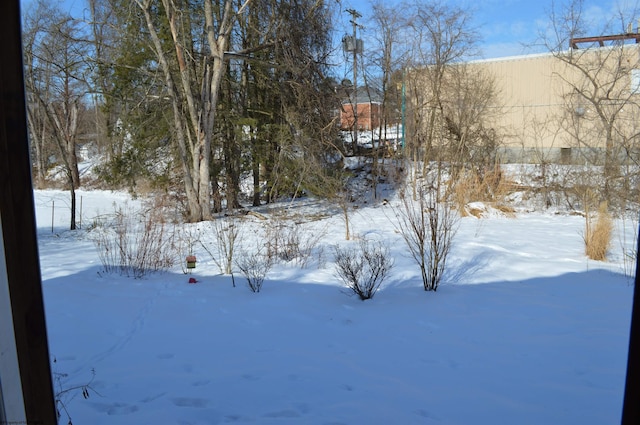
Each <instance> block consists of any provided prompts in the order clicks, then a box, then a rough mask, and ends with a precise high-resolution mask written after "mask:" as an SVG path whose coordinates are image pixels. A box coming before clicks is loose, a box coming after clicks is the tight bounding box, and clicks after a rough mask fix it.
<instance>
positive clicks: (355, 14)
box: [347, 9, 362, 154]
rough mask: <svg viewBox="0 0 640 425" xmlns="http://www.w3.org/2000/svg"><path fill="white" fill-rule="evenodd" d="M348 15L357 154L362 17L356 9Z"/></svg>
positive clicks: (349, 10) (356, 149) (357, 149)
mask: <svg viewBox="0 0 640 425" xmlns="http://www.w3.org/2000/svg"><path fill="white" fill-rule="evenodd" d="M347 13H349V14H350V15H351V21H350V22H351V24H352V25H353V39H352V40H353V44H351V46H350V48H349V50H351V51H353V106H352V110H353V143H354V144H355V145H354V146H355V151H356V154H357V153H358V151H359V148H358V50H362V48H361V47H360V46H361V45H362V44H361V43H358V37H357V29H358V22H357V19H358V18H361V17H362V15H361V14H360V13H358V11H357V10H355V9H347ZM359 47H360V49H359Z"/></svg>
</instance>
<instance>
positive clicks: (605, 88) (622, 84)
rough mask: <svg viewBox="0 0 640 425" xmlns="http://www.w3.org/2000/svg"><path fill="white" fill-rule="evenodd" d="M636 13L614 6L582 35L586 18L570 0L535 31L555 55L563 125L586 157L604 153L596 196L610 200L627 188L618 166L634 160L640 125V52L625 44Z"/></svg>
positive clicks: (576, 1)
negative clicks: (616, 9) (545, 26)
mask: <svg viewBox="0 0 640 425" xmlns="http://www.w3.org/2000/svg"><path fill="white" fill-rule="evenodd" d="M637 17H638V13H637V10H631V11H625V10H620V11H619V12H618V16H616V19H615V20H611V21H609V22H606V23H605V24H604V25H603V26H601V27H600V30H598V34H588V33H587V29H588V28H594V26H593V25H592V23H589V22H587V21H586V18H585V10H584V2H583V1H582V0H573V1H571V2H570V3H568V4H567V5H566V6H564V7H562V8H559V9H557V8H554V9H552V11H551V13H550V29H549V30H548V31H547V32H545V33H543V34H542V35H541V38H542V43H543V44H544V45H545V46H546V47H547V48H548V49H549V50H550V51H551V52H552V54H553V56H554V57H555V58H556V59H557V70H556V72H555V77H556V78H558V79H559V80H560V81H561V82H562V88H561V89H562V94H563V97H564V102H565V105H564V106H565V108H564V113H563V116H562V122H563V129H564V130H565V133H566V134H567V136H568V138H569V139H570V140H571V141H572V144H573V146H576V147H577V148H578V151H579V152H580V154H581V155H582V156H583V157H584V158H585V159H587V160H588V161H589V162H591V163H597V162H600V161H599V156H600V155H599V153H600V152H603V153H604V159H603V161H602V163H603V164H604V167H603V175H604V186H603V187H602V188H601V189H602V192H601V197H602V198H603V199H608V200H610V201H611V200H613V197H614V196H615V194H616V193H620V191H621V197H620V199H624V198H625V197H626V195H625V193H626V192H628V190H629V177H630V176H629V175H625V174H624V171H623V169H622V168H621V165H623V164H624V163H628V162H632V163H635V164H637V163H638V160H639V159H640V157H639V156H638V142H640V131H639V130H640V128H639V127H638V126H637V125H636V124H635V123H636V122H637V120H638V118H639V117H640V102H639V101H638V93H639V92H640V83H639V81H640V80H638V78H639V77H640V75H638V71H637V70H638V69H640V55H639V54H638V51H637V49H636V48H635V47H632V46H630V45H628V44H625V41H627V39H629V38H630V37H629V33H630V32H631V31H630V30H629V29H630V27H631V26H632V25H633V23H634V22H635V21H636V18H637ZM612 34H613V35H614V37H613V41H611V42H610V43H609V41H607V43H608V45H607V46H603V45H604V43H605V40H606V39H604V38H602V39H598V36H604V35H612ZM585 35H589V36H593V37H585ZM633 40H635V39H633Z"/></svg>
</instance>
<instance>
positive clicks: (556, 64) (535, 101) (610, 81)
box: [468, 40, 640, 161]
mask: <svg viewBox="0 0 640 425" xmlns="http://www.w3.org/2000/svg"><path fill="white" fill-rule="evenodd" d="M636 41H637V40H636ZM638 46H640V45H637V44H626V45H623V44H621V45H618V46H617V47H612V46H603V47H595V48H594V47H593V44H592V45H591V46H590V47H589V48H582V49H581V48H578V47H579V45H577V44H576V45H574V47H576V48H573V49H571V50H568V51H566V52H563V53H561V54H556V55H554V54H551V53H549V54H535V55H527V56H517V57H507V58H501V59H492V60H482V61H475V62H470V63H469V64H468V65H469V66H470V67H471V68H472V69H473V68H474V67H478V68H479V69H480V70H482V71H483V72H486V73H487V74H488V75H489V76H491V77H493V78H494V81H495V84H496V88H497V91H496V93H497V99H496V100H495V106H494V107H495V108H496V109H497V110H498V111H499V113H497V114H494V115H493V118H492V120H494V122H492V123H491V125H492V126H493V127H494V128H496V129H497V130H498V131H499V132H500V133H501V134H502V136H503V137H502V141H503V146H504V152H503V159H504V160H505V161H539V160H541V159H544V160H551V161H569V160H571V161H581V160H585V159H586V156H588V157H589V160H594V161H599V160H600V159H601V158H600V157H602V155H603V151H604V150H605V148H607V147H609V148H612V149H613V150H615V151H616V155H619V154H620V151H624V150H629V149H633V148H635V145H636V144H638V141H637V140H636V139H638V134H640V126H639V125H638V123H639V118H640V114H639V111H640V104H639V103H638V100H639V99H638V97H639V96H638V94H640V58H639V55H638V53H639V49H640V47H638ZM636 93H638V94H636ZM585 155H586V156H585ZM581 157H582V159H580V158H581Z"/></svg>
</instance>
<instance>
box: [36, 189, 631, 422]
mask: <svg viewBox="0 0 640 425" xmlns="http://www.w3.org/2000/svg"><path fill="white" fill-rule="evenodd" d="M79 195H80V196H81V197H82V204H83V213H82V216H83V223H84V227H85V228H89V227H90V223H92V221H93V218H94V217H95V216H98V215H104V214H108V213H110V212H113V202H116V203H122V202H125V200H126V199H127V198H128V197H127V196H126V195H125V194H118V193H116V194H114V193H111V192H100V191H89V192H83V191H80V192H79ZM66 199H67V194H66V193H64V192H58V191H36V192H35V202H36V213H37V220H38V233H39V242H40V257H41V267H42V274H43V287H44V296H45V308H46V314H47V326H48V333H49V341H50V352H51V356H52V368H53V371H54V375H55V378H56V382H55V385H56V388H55V389H56V391H57V392H61V391H62V394H61V396H60V399H61V401H62V402H63V404H64V407H66V409H67V411H68V413H69V414H70V416H71V419H72V421H73V424H75V425H81V424H91V425H101V424H132V425H133V424H136V425H139V424H224V423H236V424H443V425H444V424H487V425H494V424H581V425H588V424H594V425H595V424H612V423H619V421H620V415H621V410H622V399H623V391H624V377H625V370H626V358H627V344H628V337H629V335H628V333H629V323H630V313H631V302H632V296H633V286H632V284H631V281H630V279H629V278H628V277H627V276H625V275H624V273H623V270H624V261H623V253H622V251H621V249H622V245H623V244H625V245H626V248H627V249H628V248H630V247H631V248H632V247H633V240H634V235H635V232H636V231H637V229H636V227H635V224H633V225H631V226H629V225H626V226H624V228H623V226H618V228H617V230H618V232H619V233H618V234H617V235H616V236H615V237H614V240H613V244H612V247H611V252H610V255H609V261H608V262H606V263H605V262H594V261H590V260H588V259H587V258H586V257H585V255H584V247H583V241H582V232H583V227H584V219H583V218H582V217H579V216H571V215H563V214H551V213H548V214H545V213H527V214H518V215H517V216H516V217H515V218H507V217H500V216H493V217H490V218H485V219H476V218H473V217H467V218H463V219H462V220H461V222H460V228H459V230H458V232H457V235H456V238H455V245H454V248H453V251H452V252H451V255H450V262H449V271H448V274H447V276H446V277H445V282H444V283H443V284H442V286H441V287H440V288H439V289H438V291H437V292H436V293H432V292H431V293H427V292H425V291H423V290H422V284H421V282H420V277H419V270H418V269H417V267H416V266H415V264H414V263H413V262H412V260H411V259H410V258H409V257H408V256H407V255H406V249H405V247H404V245H403V242H402V239H401V237H400V236H399V235H398V233H397V232H396V231H395V228H394V225H393V223H392V219H390V217H393V214H392V213H390V211H391V210H390V208H391V207H390V206H377V207H365V208H360V209H358V210H355V211H354V212H352V214H351V225H352V232H353V233H354V234H357V235H359V236H360V237H367V238H377V239H379V240H383V241H385V243H386V244H387V245H388V246H389V247H390V248H391V252H392V255H393V257H394V259H395V267H394V269H393V270H392V273H391V276H390V278H389V280H388V281H387V282H386V283H385V284H384V285H383V287H382V288H381V290H380V292H378V293H377V294H376V296H375V298H374V299H372V300H368V301H365V302H363V301H360V300H359V299H358V298H357V297H355V296H349V295H348V294H347V293H346V292H345V290H344V288H343V287H342V285H341V283H340V282H339V281H338V280H337V278H336V277H335V274H334V272H333V264H332V251H331V247H332V246H333V245H335V244H349V243H354V242H346V241H345V240H344V222H343V220H342V219H341V218H340V217H339V215H336V216H328V217H325V218H321V219H319V220H316V221H312V222H309V223H307V224H305V226H308V227H307V229H308V231H317V232H322V234H323V235H324V237H323V239H322V242H321V245H319V246H318V250H317V251H316V254H315V256H314V258H313V261H312V262H311V263H310V264H309V265H308V266H307V267H306V268H300V267H298V266H297V265H295V264H279V265H276V266H275V267H274V268H273V269H272V270H271V271H270V272H269V274H268V275H267V279H266V281H265V283H264V286H263V289H262V291H261V292H260V293H252V292H250V291H249V290H248V289H247V288H246V285H245V282H244V280H243V278H242V277H241V276H240V275H239V274H236V276H235V280H236V283H237V287H235V288H234V287H232V283H231V278H230V277H229V276H225V275H220V271H219V270H218V267H217V266H216V265H215V263H214V262H213V261H212V260H211V258H209V257H208V255H207V253H206V252H204V251H203V250H202V249H198V247H196V251H197V252H196V254H197V255H198V259H199V262H198V264H197V268H196V269H195V272H194V274H192V275H185V274H184V273H183V272H182V269H183V267H182V266H181V265H176V266H175V267H174V268H173V269H172V271H171V272H169V273H161V274H152V275H149V276H147V277H145V278H144V279H132V278H127V277H124V276H120V275H119V274H105V273H104V272H103V271H102V265H101V263H100V261H99V258H98V255H97V251H96V249H95V247H94V245H93V243H92V241H91V232H87V231H86V230H83V231H77V232H69V231H65V230H64V229H65V226H66V225H67V217H68V211H67V212H65V202H66ZM54 200H55V205H56V210H55V211H56V212H55V216H54V223H53V225H54V229H53V232H52V228H51V225H52V219H51V211H52V204H53V201H54ZM127 202H129V203H131V204H132V205H135V204H137V202H138V201H133V200H129V201H127ZM305 205H307V206H306V207H305V208H311V209H313V208H321V206H318V205H315V206H314V205H313V204H312V205H308V203H307V204H305ZM262 212H263V213H265V214H266V215H267V216H269V213H270V211H269V210H266V209H263V210H262ZM303 212H304V211H303ZM243 221H244V222H245V223H246V224H245V225H244V226H243V227H246V231H245V232H244V233H243V237H242V242H243V244H244V245H246V246H248V247H251V246H255V243H256V242H255V239H256V237H259V235H260V232H259V231H258V230H257V229H259V228H260V227H263V226H265V225H266V224H265V221H262V220H260V219H258V218H255V217H251V216H247V217H245V218H244V219H243ZM622 230H624V231H625V232H626V235H624V236H621V235H620V232H621V231H622ZM185 232H186V230H185ZM204 237H206V234H205V236H204ZM320 248H322V249H320ZM189 277H196V278H197V280H198V283H197V284H195V285H194V284H188V279H189ZM54 360H55V361H54ZM83 385H89V395H90V396H89V398H87V399H85V398H84V397H83V396H82V389H81V387H82V386H83ZM76 387H80V388H78V389H76ZM67 421H68V417H67V415H66V413H65V412H64V410H63V411H62V417H61V423H67Z"/></svg>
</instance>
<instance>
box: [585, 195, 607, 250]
mask: <svg viewBox="0 0 640 425" xmlns="http://www.w3.org/2000/svg"><path fill="white" fill-rule="evenodd" d="M612 232H613V221H612V219H611V215H610V214H609V211H608V207H607V203H606V202H601V203H600V206H599V207H598V213H597V214H595V217H594V214H593V213H592V212H591V211H590V210H587V211H586V214H585V234H584V243H585V252H586V254H587V256H588V257H589V258H591V259H592V260H596V261H605V260H606V259H607V251H608V250H609V246H610V245H611V234H612Z"/></svg>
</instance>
